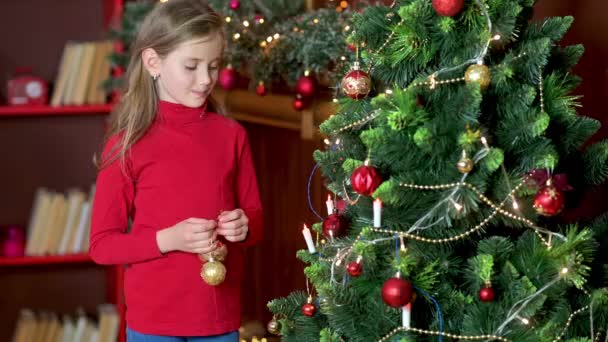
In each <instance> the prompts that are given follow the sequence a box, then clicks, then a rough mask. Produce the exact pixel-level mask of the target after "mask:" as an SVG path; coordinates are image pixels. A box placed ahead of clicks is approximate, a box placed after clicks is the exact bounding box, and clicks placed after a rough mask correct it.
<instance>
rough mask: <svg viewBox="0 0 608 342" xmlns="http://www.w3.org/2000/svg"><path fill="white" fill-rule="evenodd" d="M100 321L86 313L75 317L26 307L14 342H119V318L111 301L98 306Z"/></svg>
mask: <svg viewBox="0 0 608 342" xmlns="http://www.w3.org/2000/svg"><path fill="white" fill-rule="evenodd" d="M98 311H99V320H98V322H95V321H93V320H92V319H90V318H89V317H87V316H86V315H85V314H84V313H80V314H78V315H77V317H76V318H72V317H70V316H68V315H63V316H62V318H59V317H58V316H59V315H58V314H55V313H48V312H41V313H39V314H35V313H34V312H33V311H32V310H30V309H23V310H21V313H20V315H19V319H18V321H17V326H16V327H15V333H14V335H13V342H31V341H39V342H116V339H117V337H118V329H119V326H120V317H119V315H118V312H117V310H116V307H115V306H114V305H112V304H103V305H100V306H99V310H98Z"/></svg>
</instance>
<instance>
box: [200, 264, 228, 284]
mask: <svg viewBox="0 0 608 342" xmlns="http://www.w3.org/2000/svg"><path fill="white" fill-rule="evenodd" d="M201 277H202V278H203V280H204V281H205V282H206V283H207V284H209V285H211V286H216V285H219V284H221V283H223V282H224V279H226V267H225V266H224V264H222V263H221V262H219V261H209V262H207V263H205V264H204V265H203V269H202V270H201Z"/></svg>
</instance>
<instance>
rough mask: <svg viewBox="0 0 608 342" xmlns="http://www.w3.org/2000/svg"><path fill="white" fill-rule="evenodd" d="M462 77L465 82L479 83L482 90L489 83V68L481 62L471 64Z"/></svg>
mask: <svg viewBox="0 0 608 342" xmlns="http://www.w3.org/2000/svg"><path fill="white" fill-rule="evenodd" d="M464 79H465V81H466V82H467V83H473V82H476V83H479V85H480V86H481V89H482V90H484V89H486V88H487V87H488V86H489V85H490V81H491V79H490V69H489V68H488V67H487V66H485V65H483V64H481V65H479V64H473V65H471V66H470V67H469V68H468V69H467V71H466V72H465V74H464Z"/></svg>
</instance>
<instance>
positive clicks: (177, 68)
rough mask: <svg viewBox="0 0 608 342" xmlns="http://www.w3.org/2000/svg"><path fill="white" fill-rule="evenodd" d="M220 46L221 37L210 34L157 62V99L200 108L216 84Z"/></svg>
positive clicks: (221, 43) (177, 49) (220, 56)
mask: <svg viewBox="0 0 608 342" xmlns="http://www.w3.org/2000/svg"><path fill="white" fill-rule="evenodd" d="M223 47H224V42H223V37H222V35H221V34H220V33H213V34H211V35H209V36H207V37H203V38H199V39H192V40H189V41H186V42H184V43H182V44H180V45H178V47H177V48H175V49H174V50H173V51H172V52H171V53H169V54H168V55H167V57H166V58H164V59H158V61H159V63H157V69H158V71H157V74H159V75H160V77H159V78H158V80H157V81H156V82H157V87H156V89H157V91H158V96H159V98H160V99H161V100H163V101H167V102H172V103H179V104H182V105H184V106H187V107H191V108H197V107H200V106H202V105H203V104H204V103H205V101H206V100H207V97H208V96H209V94H210V93H211V90H212V89H213V87H214V86H215V83H216V82H217V79H218V73H219V69H220V66H221V58H222V53H223Z"/></svg>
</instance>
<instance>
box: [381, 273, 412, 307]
mask: <svg viewBox="0 0 608 342" xmlns="http://www.w3.org/2000/svg"><path fill="white" fill-rule="evenodd" d="M413 294H414V290H413V287H412V283H410V282H409V281H407V280H405V279H401V278H399V277H398V276H396V277H393V278H390V279H389V280H387V281H386V282H385V283H384V285H383V286H382V300H384V302H385V303H386V305H388V306H392V307H394V308H401V307H403V306H404V305H405V304H407V303H409V302H410V301H411V300H412V295H413Z"/></svg>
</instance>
